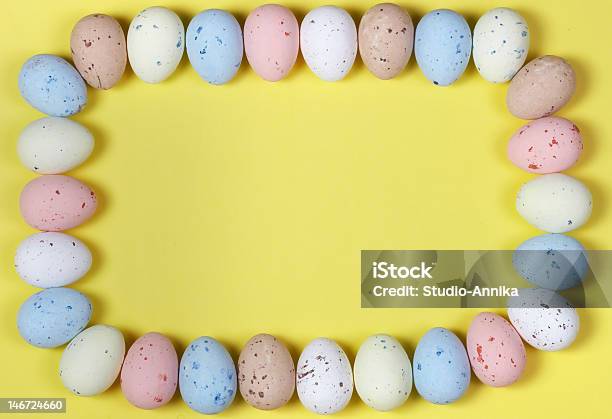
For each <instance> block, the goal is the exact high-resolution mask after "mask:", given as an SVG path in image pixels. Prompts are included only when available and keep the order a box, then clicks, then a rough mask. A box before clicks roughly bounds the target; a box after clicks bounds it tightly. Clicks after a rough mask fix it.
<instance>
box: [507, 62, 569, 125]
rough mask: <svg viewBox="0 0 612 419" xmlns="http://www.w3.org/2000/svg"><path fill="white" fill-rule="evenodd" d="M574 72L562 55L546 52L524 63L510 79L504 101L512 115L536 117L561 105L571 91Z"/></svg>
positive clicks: (545, 114)
mask: <svg viewBox="0 0 612 419" xmlns="http://www.w3.org/2000/svg"><path fill="white" fill-rule="evenodd" d="M575 90H576V74H575V73H574V69H573V68H572V66H571V65H570V64H569V63H568V62H567V61H565V60H564V59H563V58H560V57H555V56H554V55H546V56H544V57H540V58H536V59H535V60H532V61H530V62H529V63H527V65H525V66H524V67H523V68H522V69H521V70H520V71H519V72H518V73H516V76H514V78H513V79H512V82H510V86H509V87H508V93H507V95H506V104H507V105H508V110H509V111H510V113H512V115H514V116H516V117H517V118H522V119H538V118H542V117H544V116H549V115H552V114H553V113H555V112H557V111H558V110H559V109H561V108H562V107H563V106H564V105H565V104H566V103H567V102H569V100H570V99H571V98H572V96H573V95H574V91H575Z"/></svg>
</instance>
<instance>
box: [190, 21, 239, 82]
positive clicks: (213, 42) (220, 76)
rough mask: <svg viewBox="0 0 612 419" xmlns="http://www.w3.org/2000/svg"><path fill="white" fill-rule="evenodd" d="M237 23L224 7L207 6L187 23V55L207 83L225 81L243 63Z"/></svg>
mask: <svg viewBox="0 0 612 419" xmlns="http://www.w3.org/2000/svg"><path fill="white" fill-rule="evenodd" d="M242 51H243V45H242V31H241V29H240V24H239V23H238V21H237V20H236V18H235V17H234V15H232V14H231V13H228V12H226V11H224V10H217V9H210V10H204V11H203V12H201V13H199V14H198V15H196V16H195V17H194V18H193V19H191V22H189V26H188V27H187V55H188V56H189V62H190V63H191V65H192V66H193V68H194V69H195V71H197V73H198V74H199V75H200V77H202V78H203V79H204V80H205V81H207V82H208V83H210V84H225V83H227V82H229V81H230V80H231V79H233V78H234V76H235V75H236V73H237V72H238V69H239V68H240V64H241V63H242Z"/></svg>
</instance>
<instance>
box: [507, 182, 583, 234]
mask: <svg viewBox="0 0 612 419" xmlns="http://www.w3.org/2000/svg"><path fill="white" fill-rule="evenodd" d="M592 206H593V205H592V197H591V192H590V191H589V190H588V189H587V187H586V186H585V185H584V184H583V183H582V182H580V181H579V180H577V179H574V178H573V177H571V176H567V175H564V174H562V173H551V174H548V175H542V176H539V177H537V178H535V179H533V180H531V181H529V182H527V183H525V184H524V185H523V186H522V187H521V189H520V190H519V192H518V194H517V197H516V209H517V210H518V212H519V214H521V216H522V217H523V218H524V219H525V220H526V221H527V222H528V223H530V224H532V225H533V226H535V227H537V228H539V229H540V230H543V231H546V232H548V233H565V232H568V231H571V230H574V229H576V228H579V227H581V226H582V225H583V224H584V223H586V222H587V220H588V219H589V217H590V216H591V210H592Z"/></svg>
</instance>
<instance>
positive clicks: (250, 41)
mask: <svg viewBox="0 0 612 419" xmlns="http://www.w3.org/2000/svg"><path fill="white" fill-rule="evenodd" d="M299 48H300V28H299V26H298V21H297V19H296V18H295V15H294V14H293V12H292V11H291V10H289V9H288V8H286V7H284V6H280V5H278V4H266V5H263V6H259V7H258V8H256V9H255V10H253V11H252V12H251V13H249V15H248V16H247V18H246V21H245V22H244V51H245V53H246V56H247V60H248V61H249V65H250V66H251V68H253V70H254V71H255V72H256V73H257V74H258V75H259V76H260V77H261V78H263V79H264V80H268V81H278V80H281V79H284V78H285V77H287V75H288V74H289V72H290V71H291V69H292V68H293V65H294V64H295V60H296V59H297V55H298V50H299Z"/></svg>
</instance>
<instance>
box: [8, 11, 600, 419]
mask: <svg viewBox="0 0 612 419" xmlns="http://www.w3.org/2000/svg"><path fill="white" fill-rule="evenodd" d="M153 3H155V2H153ZM157 3H160V4H164V5H166V6H170V7H172V8H173V9H174V10H176V11H177V12H178V13H179V14H180V15H181V17H182V18H183V20H184V22H185V24H187V23H188V20H189V17H190V16H193V15H195V14H196V13H197V12H198V11H200V9H202V8H205V7H219V8H226V9H229V10H230V11H231V12H233V13H235V14H236V15H237V16H238V17H239V20H241V21H243V20H244V18H245V17H246V15H247V13H248V11H249V10H251V9H252V8H254V7H255V6H257V5H258V1H252V0H251V1H244V0H242V1H240V0H239V1H229V0H227V1H214V2H203V1H196V0H183V1H170V0H166V1H162V2H157ZM325 3H326V2H324V1H323V2H319V1H307V0H290V1H286V2H285V4H286V5H288V6H290V7H292V9H293V10H294V11H295V12H296V13H297V15H298V18H299V19H300V18H301V17H303V16H304V14H305V13H306V12H307V11H308V10H309V9H310V8H313V7H315V6H318V5H322V4H325ZM502 3H503V5H506V6H510V7H515V8H516V9H518V10H519V11H520V12H521V13H522V14H523V15H524V16H525V17H526V18H527V20H528V22H529V25H530V27H531V31H532V32H531V33H532V48H531V51H530V58H533V57H536V56H538V55H542V54H545V53H553V54H558V55H561V56H564V57H566V58H568V59H569V60H570V61H571V62H572V64H573V65H574V67H575V69H576V71H577V73H578V92H577V94H576V95H575V97H574V99H573V100H572V102H571V104H570V105H569V106H567V107H566V108H565V109H563V111H562V112H561V115H563V116H565V117H568V118H571V119H572V120H574V121H575V122H576V123H577V124H578V125H579V126H580V128H581V129H582V131H583V134H584V139H585V153H584V156H583V158H582V159H581V161H580V162H579V164H578V165H577V166H576V167H575V168H573V169H572V170H571V171H570V173H571V174H572V175H575V176H577V177H579V178H580V179H582V180H584V181H585V182H586V183H587V184H588V185H589V187H590V188H591V189H592V191H593V195H594V205H595V212H594V214H593V217H592V220H591V222H589V224H588V225H587V226H586V227H584V228H582V229H581V230H580V231H578V232H576V234H575V236H576V237H577V238H579V239H580V240H582V241H583V242H584V243H585V245H587V246H588V247H590V248H597V249H605V248H608V249H609V248H612V235H611V234H610V232H612V212H611V210H610V203H611V202H612V183H610V176H611V175H612V172H611V169H610V158H611V156H612V141H610V140H611V139H612V125H611V124H610V115H609V106H610V95H609V93H610V86H611V85H612V79H611V77H612V76H611V73H610V68H611V67H612V54H611V52H610V51H611V50H610V39H612V26H610V19H609V18H610V15H611V14H612V3H610V2H608V1H606V0H598V1H589V2H584V1H581V2H577V1H563V2H559V1H558V0H546V1H545V0H540V1H533V0H517V1H511V0H505V1H504V2H501V3H500V5H501V4H502ZM560 3H561V4H562V5H561V4H560ZM337 4H338V5H339V6H342V7H346V8H347V9H348V10H349V11H350V12H351V13H352V14H353V16H354V17H355V18H356V19H358V18H359V16H360V15H361V14H362V13H363V12H364V11H365V10H366V9H367V8H368V7H370V6H372V5H373V4H374V3H373V2H372V1H371V0H370V1H357V0H348V1H347V0H341V1H338V2H337ZM151 5H152V3H150V2H146V1H141V0H139V1H129V2H127V1H125V0H96V1H68V0H53V1H47V0H40V1H31V0H21V1H11V2H10V3H9V2H6V3H4V4H3V6H2V9H1V13H0V28H2V36H1V37H0V51H1V52H2V56H1V59H0V75H1V76H0V139H1V142H0V179H1V180H2V182H1V183H0V231H1V238H0V286H1V292H0V310H1V312H0V313H1V314H0V333H1V334H0V363H1V365H2V369H1V374H0V375H1V378H2V379H1V380H0V397H8V396H22V397H36V396H39V397H41V396H56V397H64V396H66V397H68V411H69V414H68V415H67V416H68V417H70V418H80V417H83V418H85V417H87V418H128V417H129V418H132V417H133V418H144V417H147V418H161V417H165V418H167V417H179V418H187V417H198V414H197V413H195V412H192V411H190V410H189V409H188V408H187V407H186V405H184V404H183V402H182V401H181V399H180V397H179V396H178V395H177V396H176V397H175V398H174V400H173V401H172V402H171V403H170V405H168V406H166V407H164V408H162V409H159V410H157V411H153V412H144V411H141V410H138V409H136V408H133V407H131V406H130V405H129V404H128V402H127V401H126V400H125V399H124V398H123V396H122V394H121V390H120V388H119V386H118V385H117V384H115V385H114V386H113V387H112V388H111V389H110V390H109V391H107V392H106V393H104V394H103V395H100V396H98V397H93V398H77V397H76V396H72V395H71V394H70V393H68V392H67V391H65V390H64V388H63V387H62V385H61V382H60V380H59V377H58V375H57V367H58V362H59V359H60V356H61V349H57V350H41V349H37V348H34V347H31V346H28V345H27V344H25V343H24V341H22V340H21V338H20V337H19V335H18V333H17V330H16V327H15V316H16V312H17V310H18V307H19V305H20V304H21V303H22V302H23V301H24V300H25V299H26V298H27V297H28V296H29V295H30V294H32V293H33V292H35V289H34V288H32V287H30V286H28V285H26V284H25V283H24V282H22V281H20V279H19V278H18V276H17V275H16V273H15V272H14V270H13V268H12V258H13V254H14V250H15V248H16V247H17V245H18V243H19V242H20V241H21V240H22V239H23V238H25V237H26V236H27V235H28V234H31V233H33V231H32V230H31V229H30V228H29V227H27V226H26V225H25V223H24V222H23V221H22V220H21V217H20V215H19V211H18V196H19V193H20V190H21V188H22V187H23V185H24V184H25V183H26V182H27V181H28V180H30V179H32V178H33V177H34V174H32V173H30V172H28V171H27V170H26V169H24V168H23V167H22V166H21V165H20V163H19V161H18V158H17V155H16V151H15V144H16V139H17V136H18V134H19V132H20V130H21V129H22V128H23V127H24V126H25V125H26V124H27V123H29V122H30V121H32V120H34V119H35V118H39V117H41V115H40V114H39V113H37V112H36V111H35V110H33V109H32V108H30V107H29V106H28V105H27V104H26V103H25V102H24V101H23V100H22V99H21V98H20V96H19V92H18V89H17V74H18V71H19V68H20V66H21V64H22V63H23V62H24V60H26V59H27V58H28V57H29V56H31V55H33V54H37V53H54V54H60V55H62V56H67V55H68V54H69V45H68V44H69V35H70V30H71V28H72V26H73V24H74V23H75V22H76V21H77V20H78V19H79V18H80V17H82V16H84V15H86V14H90V13H93V12H102V13H107V14H111V15H113V16H115V17H117V18H118V19H119V20H120V22H121V23H122V24H123V26H124V29H127V25H128V24H129V21H130V20H131V18H132V17H133V16H134V15H135V14H136V13H137V12H138V11H139V10H140V9H142V8H145V7H147V6H151ZM402 5H403V6H405V7H406V8H407V9H408V10H409V11H410V13H411V14H412V16H413V17H415V16H416V17H420V16H422V15H423V14H424V13H426V12H427V11H428V10H430V9H433V8H437V7H456V8H457V10H458V11H459V12H461V13H463V14H464V15H466V16H467V18H468V20H469V23H470V25H471V26H472V27H473V25H474V24H475V22H476V20H477V17H478V16H479V15H480V14H482V13H483V12H485V11H486V10H487V9H488V8H490V7H493V5H494V3H492V2H490V1H484V0H464V1H461V2H455V1H450V0H443V1H430V0H428V1H425V0H414V1H410V2H402ZM505 91H506V86H497V85H492V84H489V83H488V82H486V81H485V80H483V79H482V78H480V77H479V75H478V74H477V72H476V70H475V68H474V66H473V64H470V67H469V69H468V71H467V73H466V74H465V75H464V77H463V78H462V79H461V80H460V81H459V82H458V83H456V85H454V86H453V87H451V88H435V87H434V86H432V85H431V84H429V83H428V82H427V81H426V80H425V78H424V77H423V75H422V74H421V73H420V71H419V70H418V67H417V66H416V63H415V60H414V57H413V58H412V59H411V61H410V64H409V66H408V68H407V70H406V71H405V72H404V73H403V74H402V75H401V77H399V78H397V79H395V80H392V81H387V82H383V81H379V80H377V79H376V78H374V77H373V76H372V75H370V74H369V73H368V71H367V69H366V68H365V67H364V65H363V64H362V63H361V61H359V60H358V62H357V63H356V65H355V67H354V69H353V71H352V72H351V73H350V75H349V76H348V77H347V78H346V79H345V80H344V81H342V82H338V83H324V82H322V81H319V80H318V79H317V78H316V77H315V76H314V75H313V74H312V73H311V72H310V71H309V70H308V68H307V67H306V66H305V64H304V62H303V61H302V60H301V59H300V60H299V62H298V64H297V66H296V67H295V68H294V70H293V72H292V73H291V75H290V76H289V78H288V79H287V80H284V81H282V82H280V83H276V84H271V83H266V82H263V81H262V80H260V79H259V78H258V77H257V76H256V75H255V74H254V73H253V72H252V71H251V70H250V69H249V67H248V65H247V63H246V61H245V62H243V65H242V68H241V70H240V72H239V74H238V76H237V78H236V79H235V80H234V81H232V82H231V83H230V84H229V85H226V86H222V87H214V86H210V85H208V84H206V83H204V82H203V81H202V80H201V79H200V78H199V77H198V76H197V74H196V73H195V72H194V71H193V70H192V68H191V67H190V66H189V63H188V61H187V60H186V57H185V59H184V60H183V62H182V64H181V66H180V68H179V69H178V71H177V72H176V73H175V74H174V75H173V76H172V78H171V79H169V80H168V81H166V82H164V83H162V84H160V85H146V84H145V83H143V82H141V81H140V80H139V79H137V78H136V77H135V76H134V75H133V74H132V73H131V72H130V71H129V70H128V72H127V73H126V75H125V77H124V79H123V80H122V82H121V83H120V84H119V85H118V86H117V87H115V88H113V89H112V90H111V91H108V92H99V91H96V92H92V93H91V100H90V103H89V105H88V106H87V109H86V111H84V112H83V113H82V114H80V115H78V116H77V117H76V118H75V119H76V120H78V121H80V122H82V123H84V124H86V125H87V126H88V127H89V128H90V129H91V130H92V131H93V132H94V134H95V136H96V150H95V153H94V155H93V157H92V158H91V159H90V160H89V161H88V162H87V163H86V164H85V165H83V166H82V167H81V168H79V169H77V170H75V171H74V172H73V173H72V174H73V175H74V176H76V177H78V178H80V179H83V180H84V181H86V182H88V183H90V184H91V185H92V186H93V187H94V188H95V189H96V191H97V192H98V194H99V196H100V198H101V199H100V200H101V206H100V209H99V212H98V214H97V215H96V216H95V218H94V219H93V221H91V222H89V223H87V224H86V225H84V226H82V227H79V228H78V229H74V230H73V231H72V233H73V234H74V235H76V236H77V237H79V238H82V239H83V240H85V241H86V242H87V243H88V244H89V245H90V246H91V248H92V250H93V252H94V256H95V267H94V268H93V270H92V272H91V273H90V274H89V275H88V276H87V277H86V278H85V279H83V280H81V281H80V282H78V283H77V284H76V285H75V288H77V289H79V290H81V291H84V292H85V293H87V295H89V296H90V297H91V299H92V300H93V302H94V308H95V312H94V318H93V321H94V322H95V323H108V324H111V325H115V326H117V327H119V328H120V329H121V330H122V331H123V332H124V333H125V335H126V338H127V340H128V344H129V343H131V342H132V341H133V340H134V339H135V338H136V337H138V336H139V335H142V334H143V333H145V332H148V331H152V330H156V331H159V332H162V333H167V334H168V335H170V336H171V337H172V338H173V340H174V342H175V344H176V345H177V347H178V348H179V349H180V351H181V352H182V350H183V348H184V347H185V346H186V345H187V344H188V342H189V341H191V340H192V339H193V338H196V337H198V336H200V335H205V334H207V335H211V336H215V337H217V338H218V339H220V341H221V342H222V343H224V344H226V345H227V346H228V348H229V349H230V350H231V352H232V355H233V356H234V357H235V358H237V355H238V353H239V351H240V348H241V346H242V345H243V344H244V342H246V340H247V339H248V338H249V337H250V336H251V335H253V334H256V333H259V332H269V333H273V334H276V335H278V336H280V337H281V338H282V339H284V340H285V341H286V342H288V344H289V346H290V348H291V350H292V353H293V355H294V357H295V358H296V359H297V357H298V355H299V351H300V348H303V347H304V346H305V345H306V344H307V342H308V341H309V340H311V339H313V338H315V337H317V336H328V337H331V338H334V339H337V340H338V341H339V342H340V343H341V344H342V345H343V347H344V348H345V349H346V350H347V353H348V355H349V357H350V358H351V359H353V357H354V355H355V352H356V350H357V349H358V347H359V344H360V343H361V341H362V340H363V339H365V338H366V337H367V336H368V335H370V334H373V333H375V332H385V333H390V334H393V335H396V336H397V337H398V338H399V339H400V340H401V341H402V342H403V343H404V344H405V346H406V348H407V349H408V351H409V353H410V354H412V353H413V351H414V348H415V346H416V344H417V342H418V339H419V337H420V336H421V335H422V334H423V333H425V331H426V330H427V329H429V328H431V327H434V326H445V327H448V328H450V329H452V330H453V331H455V332H457V333H458V334H459V336H460V337H462V338H464V337H465V332H466V330H467V327H468V324H469V322H470V320H471V318H472V317H473V315H475V313H476V310H436V309H428V310H407V309H405V310H401V309H398V310H383V309H379V310H362V309H360V308H359V305H360V298H359V295H360V289H359V255H360V254H359V251H360V250H361V249H375V248H388V249H410V248H416V249H422V248H471V249H498V248H500V249H501V248H513V247H515V246H516V245H518V244H519V243H520V242H521V241H523V240H524V239H527V238H529V237H530V236H532V235H535V234H536V233H537V231H536V230H535V229H533V228H531V227H529V226H528V225H527V224H526V223H525V222H524V221H522V220H521V218H520V217H519V216H518V214H517V213H516V212H515V210H514V194H515V191H516V190H517V188H518V187H519V185H520V184H521V182H523V181H525V180H527V179H529V178H530V176H529V175H527V174H525V173H523V172H521V171H520V170H519V169H517V168H515V167H514V166H512V165H511V164H510V163H509V162H508V161H507V159H506V157H505V147H506V143H507V140H508V138H509V137H510V135H511V134H512V133H513V132H514V130H515V129H517V128H518V127H519V126H520V125H521V123H522V122H521V121H519V120H517V119H515V118H513V117H512V116H511V115H509V113H508V112H507V111H506V110H505V106H504V95H505ZM498 311H499V312H501V311H500V310H498ZM581 314H582V317H581V319H582V331H581V334H580V336H579V339H578V341H577V342H576V343H575V344H574V345H573V346H572V347H571V348H570V349H568V350H566V351H563V352H560V353H552V354H549V353H542V352H536V351H535V350H532V349H529V350H528V367H527V370H526V373H525V375H524V377H523V378H522V379H521V380H520V382H518V383H517V384H516V385H514V386H511V387H509V388H503V389H493V388H488V387H486V386H484V385H482V384H480V383H479V382H478V381H477V380H476V379H475V378H474V377H473V381H472V385H471V386H470V389H469V392H468V393H467V395H466V396H465V397H464V398H463V399H461V400H460V401H459V402H457V403H455V404H452V405H449V406H434V405H431V404H429V403H428V402H426V401H424V400H422V399H420V398H419V397H418V396H417V395H416V392H415V391H414V390H413V393H412V395H411V397H410V399H409V400H408V402H407V403H406V404H405V405H404V406H403V407H402V408H400V409H398V410H396V411H395V412H392V413H389V414H386V415H385V417H408V415H409V417H411V418H448V417H453V418H459V417H464V418H470V419H471V418H477V417H496V418H500V419H501V418H513V419H514V418H517V417H522V418H536V417H538V418H539V417H555V418H570V417H582V416H589V417H593V418H600V417H605V416H607V415H608V414H609V412H610V410H609V409H610V408H609V404H607V400H608V399H609V397H610V388H611V386H612V374H611V373H610V372H611V371H612V357H611V356H610V348H611V347H612V328H611V327H610V322H611V321H612V310H582V311H581ZM290 415H291V417H295V418H301V417H308V416H310V417H312V414H310V413H309V412H308V411H307V410H305V409H304V408H303V407H302V406H301V405H300V403H299V401H298V400H297V397H294V399H293V400H292V401H291V403H290V405H289V406H288V407H285V408H283V409H280V410H278V411H276V412H259V411H257V410H255V409H253V408H251V407H249V406H248V405H246V403H244V402H243V401H242V400H241V399H240V397H238V398H237V399H236V401H235V402H234V404H233V405H232V406H231V408H230V409H229V410H228V411H227V412H226V416H231V417H235V418H255V417H262V418H263V417H289V416H290ZM0 416H1V415H0ZM337 416H338V417H345V418H348V417H350V418H358V417H363V418H366V417H368V418H369V417H373V416H375V413H374V412H373V411H371V410H369V409H368V408H367V407H366V406H365V405H363V404H362V403H361V402H360V401H359V398H358V397H357V395H356V394H355V395H354V397H353V400H352V403H351V404H350V405H349V407H348V408H347V409H346V410H344V411H343V412H342V413H340V414H338V415H337ZM381 417H382V416H381Z"/></svg>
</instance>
